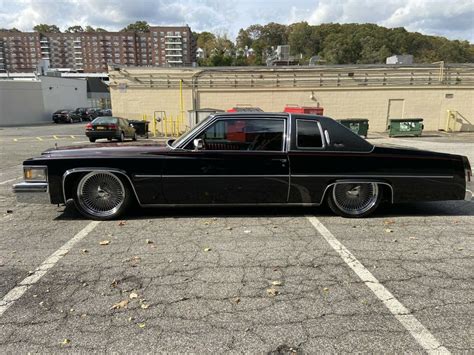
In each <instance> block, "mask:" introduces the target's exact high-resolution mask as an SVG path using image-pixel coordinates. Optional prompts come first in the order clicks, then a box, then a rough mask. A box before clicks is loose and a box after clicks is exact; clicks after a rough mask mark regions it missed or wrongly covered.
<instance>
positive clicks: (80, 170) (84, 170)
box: [62, 168, 144, 206]
mask: <svg viewBox="0 0 474 355" xmlns="http://www.w3.org/2000/svg"><path fill="white" fill-rule="evenodd" d="M93 171H95V172H106V173H116V174H121V175H123V176H125V178H126V179H127V180H128V182H129V183H130V186H131V187H132V190H133V193H134V194H135V198H136V199H137V202H138V204H139V205H140V206H144V205H143V204H142V203H141V202H140V199H139V198H138V194H137V191H136V190H135V186H134V185H133V182H132V180H131V179H130V177H129V176H128V175H127V173H126V172H125V171H123V170H120V169H115V168H74V169H70V170H66V172H65V173H64V174H63V178H62V185H63V199H64V203H66V202H67V199H66V184H65V182H66V178H67V177H68V176H69V175H72V174H75V173H89V172H93Z"/></svg>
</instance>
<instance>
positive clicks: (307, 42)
mask: <svg viewBox="0 0 474 355" xmlns="http://www.w3.org/2000/svg"><path fill="white" fill-rule="evenodd" d="M288 44H289V45H290V51H291V53H293V54H300V53H301V54H303V56H304V57H305V58H310V57H312V56H313V55H315V54H317V53H318V52H319V50H320V38H319V35H318V31H317V28H315V27H314V26H310V25H308V23H307V22H299V23H294V24H292V25H291V26H290V28H289V35H288Z"/></svg>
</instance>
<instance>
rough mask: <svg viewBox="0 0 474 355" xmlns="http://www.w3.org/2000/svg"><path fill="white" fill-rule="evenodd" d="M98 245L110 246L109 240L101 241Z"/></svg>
mask: <svg viewBox="0 0 474 355" xmlns="http://www.w3.org/2000/svg"><path fill="white" fill-rule="evenodd" d="M99 244H100V245H109V244H110V240H102V241H101V242H99Z"/></svg>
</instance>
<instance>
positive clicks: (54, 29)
mask: <svg viewBox="0 0 474 355" xmlns="http://www.w3.org/2000/svg"><path fill="white" fill-rule="evenodd" d="M33 31H35V32H39V33H61V30H60V29H59V27H58V26H56V25H48V24H45V23H40V24H39V25H36V26H34V27H33Z"/></svg>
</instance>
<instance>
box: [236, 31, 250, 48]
mask: <svg viewBox="0 0 474 355" xmlns="http://www.w3.org/2000/svg"><path fill="white" fill-rule="evenodd" d="M235 42H236V45H237V48H241V49H244V48H245V47H247V48H250V47H252V38H250V35H249V33H248V32H247V30H244V29H243V28H241V29H240V30H239V34H238V35H237V38H236V39H235Z"/></svg>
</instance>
